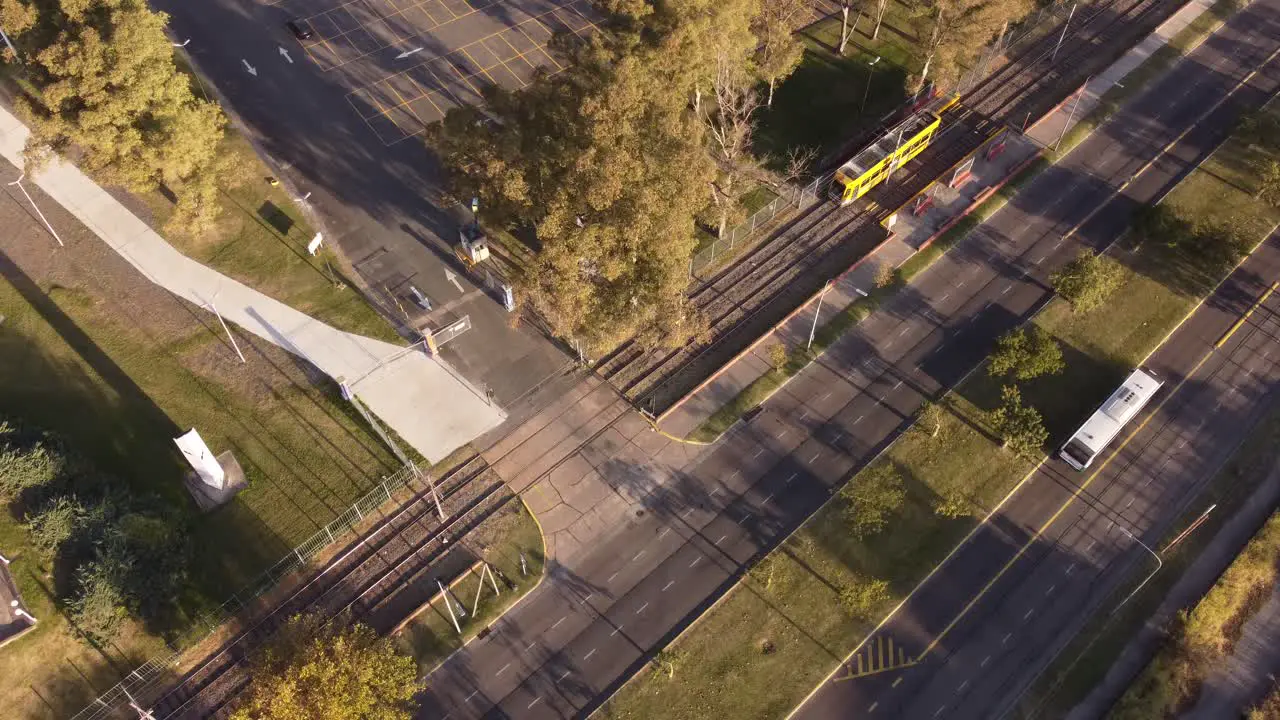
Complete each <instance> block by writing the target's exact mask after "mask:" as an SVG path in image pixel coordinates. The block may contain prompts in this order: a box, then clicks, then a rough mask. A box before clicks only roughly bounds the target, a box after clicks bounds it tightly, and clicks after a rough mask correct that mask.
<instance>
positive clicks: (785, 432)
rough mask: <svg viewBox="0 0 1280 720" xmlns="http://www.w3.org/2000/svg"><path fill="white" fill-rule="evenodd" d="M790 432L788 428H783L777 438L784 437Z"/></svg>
mask: <svg viewBox="0 0 1280 720" xmlns="http://www.w3.org/2000/svg"><path fill="white" fill-rule="evenodd" d="M790 432H791V431H790V430H783V431H782V432H780V433H778V439H779V440H781V439H782V438H784V437H786V436H787V434H788V433H790Z"/></svg>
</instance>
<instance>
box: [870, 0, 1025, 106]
mask: <svg viewBox="0 0 1280 720" xmlns="http://www.w3.org/2000/svg"><path fill="white" fill-rule="evenodd" d="M1031 6H1032V4H1031V2H1030V0H924V3H923V4H922V5H919V6H917V7H916V11H915V15H916V24H917V27H918V31H917V32H918V34H919V35H921V36H927V37H928V38H929V39H928V41H927V42H926V43H925V51H924V67H923V68H922V69H921V72H920V79H919V84H920V86H921V87H923V86H924V83H925V82H926V81H927V80H928V79H929V78H930V77H931V76H930V74H929V73H930V71H932V72H933V75H932V77H933V79H934V80H935V81H936V82H935V84H937V85H951V84H953V83H955V82H956V81H957V80H958V79H959V75H960V69H961V68H962V67H964V66H965V65H967V64H970V61H971V60H972V59H973V58H975V57H977V55H978V53H979V52H980V51H981V49H982V48H983V47H984V46H985V45H986V44H987V43H988V42H990V41H991V40H992V39H994V38H996V37H997V36H998V34H999V33H1002V32H1003V31H1004V28H1005V26H1006V24H1007V23H1008V22H1009V21H1010V20H1016V19H1019V18H1021V17H1023V16H1024V15H1026V14H1027V12H1029V11H1030V10H1031ZM881 13H883V10H881ZM876 27H877V30H878V29H879V21H878V20H877V23H876Z"/></svg>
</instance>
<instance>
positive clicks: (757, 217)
mask: <svg viewBox="0 0 1280 720" xmlns="http://www.w3.org/2000/svg"><path fill="white" fill-rule="evenodd" d="M825 179H829V178H825ZM823 180H824V178H819V179H817V180H814V181H813V182H811V183H809V184H808V185H805V186H804V187H802V188H800V187H795V186H794V185H791V184H786V185H783V186H782V187H781V188H778V189H780V190H781V194H779V195H778V196H777V197H775V198H774V199H773V201H772V202H770V203H769V204H768V205H765V206H764V207H762V208H760V209H759V210H756V211H755V212H754V213H752V214H751V217H750V218H748V219H747V220H746V221H745V222H743V223H742V224H741V225H737V226H735V227H733V228H731V229H729V230H728V231H727V232H726V233H725V234H724V236H723V237H720V238H716V239H715V240H713V241H712V242H711V244H710V245H708V246H706V247H704V248H702V249H701V250H699V251H698V252H697V253H695V254H694V256H693V257H692V258H689V275H690V277H693V276H696V275H697V274H698V273H700V272H702V271H704V270H706V269H707V268H711V267H715V266H716V265H717V264H718V263H722V262H724V261H725V260H727V259H729V258H730V257H732V256H733V255H734V253H736V252H737V251H738V250H740V249H741V248H742V247H743V246H744V245H746V243H747V241H748V240H750V239H751V236H752V235H753V234H754V233H755V231H756V230H759V229H761V228H763V227H765V226H767V225H768V224H769V221H771V220H773V219H774V218H775V217H777V215H778V214H779V213H781V212H782V211H783V210H788V209H790V208H792V207H795V208H797V209H800V210H803V209H804V208H807V207H809V206H810V205H813V204H814V203H815V202H818V201H819V200H821V199H822V198H821V195H820V192H821V188H822V185H823Z"/></svg>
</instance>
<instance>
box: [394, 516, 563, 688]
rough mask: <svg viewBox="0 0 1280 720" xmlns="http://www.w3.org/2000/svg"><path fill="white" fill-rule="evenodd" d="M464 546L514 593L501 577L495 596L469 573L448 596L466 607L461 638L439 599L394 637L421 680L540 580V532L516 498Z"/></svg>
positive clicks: (474, 574)
mask: <svg viewBox="0 0 1280 720" xmlns="http://www.w3.org/2000/svg"><path fill="white" fill-rule="evenodd" d="M463 542H465V543H466V544H467V545H468V547H469V548H470V549H472V551H473V552H475V553H476V554H477V555H478V556H479V557H481V558H483V559H484V560H485V561H487V562H488V563H489V564H490V565H491V566H492V567H493V568H494V569H495V570H496V571H497V574H498V575H499V576H501V577H505V578H506V579H507V580H509V581H510V582H511V583H512V584H513V585H514V587H508V586H507V585H505V584H504V583H503V582H502V580H501V577H500V578H499V579H498V588H499V589H500V590H501V591H502V594H501V595H498V596H495V595H494V594H493V587H492V585H491V584H490V581H489V580H488V579H487V578H485V579H482V578H481V576H480V574H479V573H478V572H471V573H468V574H467V575H465V576H464V577H463V578H462V579H460V580H459V581H458V582H457V583H455V584H454V585H453V586H452V588H453V594H454V595H455V596H457V598H458V601H459V602H462V603H464V604H465V605H466V607H467V613H468V616H467V617H466V618H462V619H461V620H460V624H461V625H462V635H461V636H459V635H458V632H457V630H456V629H455V628H454V626H453V622H452V621H451V620H450V619H449V614H448V612H449V611H448V609H447V608H445V607H444V604H443V603H442V602H441V601H440V600H439V598H438V597H437V598H435V599H433V601H432V603H431V605H430V606H429V607H427V608H425V609H423V611H422V612H421V613H420V614H419V615H418V616H417V617H415V618H414V619H413V620H412V621H410V622H409V623H408V624H407V625H406V626H405V627H404V628H403V629H402V630H401V631H400V632H399V633H397V634H396V636H395V638H396V642H397V644H399V645H400V647H401V648H402V649H403V650H404V652H406V653H409V654H411V655H413V657H414V659H415V660H416V661H417V663H418V668H419V671H420V673H421V674H422V675H426V674H427V673H428V672H430V671H431V670H432V669H433V668H434V667H435V666H436V665H437V664H438V663H439V662H440V661H442V660H444V659H445V658H446V657H448V656H449V654H450V653H452V652H453V651H454V650H457V649H458V648H460V647H462V645H463V643H465V642H466V641H467V640H470V639H471V638H472V637H474V636H475V634H476V633H478V632H479V631H480V630H482V629H483V628H485V627H486V626H488V625H489V624H490V623H491V622H493V621H494V620H495V619H497V618H498V617H499V616H501V615H502V613H504V612H506V610H507V608H509V607H511V605H512V604H513V603H515V602H516V600H518V599H519V598H521V597H523V596H524V595H525V593H527V592H529V591H530V590H532V589H533V588H534V586H536V585H537V584H538V582H539V581H540V580H541V579H542V569H543V564H544V557H543V552H544V550H543V544H542V532H541V531H540V530H539V529H538V524H537V522H536V521H535V520H534V519H533V516H532V515H531V514H530V513H529V510H528V508H526V507H525V506H524V503H523V502H521V501H520V500H519V499H518V498H517V499H514V500H512V501H510V502H508V503H507V504H506V505H505V506H503V509H502V510H501V511H499V512H498V514H496V515H495V516H494V517H491V518H489V519H487V520H485V522H484V523H483V524H482V525H481V526H480V527H478V528H476V530H475V531H473V532H472V533H471V534H469V535H468V536H467V539H466V540H464V541H463ZM521 554H523V555H524V557H525V561H526V563H527V564H526V568H525V570H526V572H525V573H521V569H520V556H521ZM477 590H479V591H480V592H479V595H480V599H479V605H478V609H477V610H476V612H475V613H472V609H473V608H476V607H477V606H476V605H475V603H476V594H477Z"/></svg>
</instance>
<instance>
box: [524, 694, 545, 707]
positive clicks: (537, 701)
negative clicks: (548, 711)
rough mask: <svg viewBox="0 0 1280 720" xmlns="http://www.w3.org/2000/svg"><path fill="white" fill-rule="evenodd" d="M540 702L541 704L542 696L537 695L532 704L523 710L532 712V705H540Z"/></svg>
mask: <svg viewBox="0 0 1280 720" xmlns="http://www.w3.org/2000/svg"><path fill="white" fill-rule="evenodd" d="M540 702H542V696H541V695H539V696H538V697H536V698H534V699H533V702H531V703H529V705H528V706H527V707H525V710H532V709H533V706H534V705H537V704H538V703H540Z"/></svg>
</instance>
